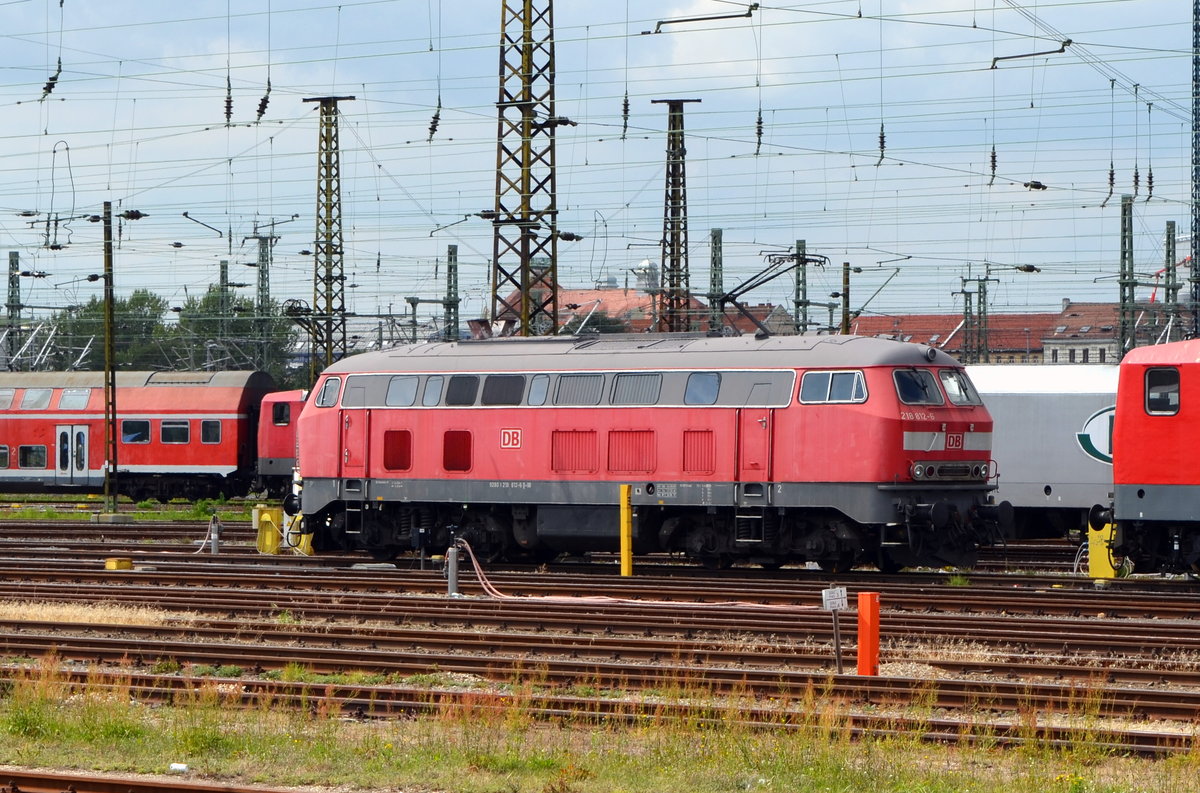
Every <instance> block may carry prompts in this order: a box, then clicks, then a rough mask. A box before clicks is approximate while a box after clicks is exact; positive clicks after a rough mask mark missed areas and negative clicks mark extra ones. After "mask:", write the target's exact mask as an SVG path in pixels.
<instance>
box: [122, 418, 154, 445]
mask: <svg viewBox="0 0 1200 793" xmlns="http://www.w3.org/2000/svg"><path fill="white" fill-rule="evenodd" d="M149 442H150V422H149V421H146V420H144V419H122V421H121V443H149Z"/></svg>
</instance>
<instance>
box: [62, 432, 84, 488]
mask: <svg viewBox="0 0 1200 793" xmlns="http://www.w3.org/2000/svg"><path fill="white" fill-rule="evenodd" d="M54 448H55V452H54V458H55V459H54V483H55V484H56V485H85V484H87V472H88V428H87V425H86V424H60V425H58V426H56V427H55V428H54Z"/></svg>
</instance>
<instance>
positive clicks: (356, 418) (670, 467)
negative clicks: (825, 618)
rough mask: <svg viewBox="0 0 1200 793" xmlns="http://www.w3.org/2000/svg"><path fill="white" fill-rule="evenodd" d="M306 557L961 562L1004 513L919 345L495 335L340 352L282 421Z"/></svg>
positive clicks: (969, 426) (985, 460) (951, 369)
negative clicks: (624, 506) (456, 550)
mask: <svg viewBox="0 0 1200 793" xmlns="http://www.w3.org/2000/svg"><path fill="white" fill-rule="evenodd" d="M297 429H298V448H299V456H298V464H299V474H300V478H301V480H302V489H301V490H300V492H299V493H298V494H296V495H295V496H293V497H291V498H289V499H288V502H287V504H286V506H285V508H287V509H288V510H289V512H291V513H293V514H294V513H297V512H299V513H302V514H303V519H304V522H305V527H306V528H305V531H310V532H314V537H315V542H316V544H317V547H327V548H328V547H345V548H359V549H365V550H368V551H370V552H371V553H372V554H374V555H375V556H376V557H378V558H391V557H393V556H394V555H396V554H397V553H399V552H401V551H403V550H406V549H412V548H423V547H431V548H444V547H446V545H447V544H448V542H449V541H450V538H451V536H465V537H467V538H468V539H469V540H470V541H471V542H472V544H473V545H474V547H476V548H477V549H478V550H480V551H482V553H483V554H484V555H486V556H490V557H493V558H499V557H502V556H506V555H514V554H522V555H527V556H532V557H534V558H548V557H551V556H553V555H555V554H557V553H559V552H562V551H568V552H574V551H587V550H601V549H603V550H616V549H617V547H618V511H619V485H621V484H623V483H624V484H630V485H632V494H633V495H632V501H633V505H634V509H635V515H636V518H635V527H634V550H635V552H637V553H646V552H652V551H669V552H678V553H682V554H685V555H687V556H689V557H692V558H694V559H697V560H699V561H701V562H703V563H704V564H705V565H707V566H710V567H722V566H725V565H727V564H729V563H731V562H732V561H734V560H737V559H743V560H749V561H753V562H757V563H758V564H760V565H763V566H765V567H775V566H778V565H781V564H784V563H788V562H805V561H812V562H817V563H818V564H820V565H821V566H823V567H824V568H826V569H831V570H841V569H845V568H847V567H849V566H851V565H853V564H856V563H859V562H868V563H870V562H874V563H876V564H878V565H879V566H880V567H881V568H884V569H895V568H898V567H901V566H908V565H917V564H970V563H971V562H972V561H973V560H974V557H975V552H976V549H977V547H978V545H979V544H981V543H984V542H987V541H989V540H990V539H991V538H992V537H993V536H995V534H996V532H997V529H998V524H1000V523H1004V522H1007V521H1008V520H1011V508H1009V507H1008V505H1007V503H1002V504H999V505H997V504H994V503H992V499H991V497H990V495H989V493H990V491H991V490H992V489H993V486H992V485H990V484H989V477H990V468H991V461H990V447H991V432H992V419H991V417H990V415H989V414H988V411H987V409H986V408H985V407H984V406H983V404H982V403H981V401H980V399H979V397H978V394H977V393H976V392H975V389H974V387H973V386H972V385H971V382H970V380H969V379H968V378H967V376H966V374H965V372H964V370H963V368H962V367H961V366H960V365H959V364H958V363H956V362H955V361H954V359H952V358H950V357H949V356H948V355H946V354H945V353H943V352H940V351H938V350H935V349H933V348H930V347H924V346H918V345H915V344H904V343H900V342H894V341H888V340H883V339H873V338H860V337H853V336H778V337H770V338H756V337H752V336H742V337H733V338H719V337H715V338H714V337H709V338H692V337H681V336H678V335H672V336H650V335H638V336H601V337H592V338H562V337H554V338H535V339H498V340H490V341H470V342H459V343H432V344H419V345H412V346H403V347H397V348H394V349H390V350H386V351H381V352H376V353H365V354H362V355H356V356H353V357H350V358H346V359H344V360H342V361H339V362H337V363H335V364H334V365H332V366H331V367H329V368H328V369H327V370H326V371H325V372H324V373H323V374H322V375H321V377H320V379H319V380H318V382H317V383H316V385H315V387H314V389H313V392H312V394H311V396H310V398H309V400H308V402H307V403H306V404H305V407H304V411H303V413H302V414H301V416H300V419H299V424H298V428H297Z"/></svg>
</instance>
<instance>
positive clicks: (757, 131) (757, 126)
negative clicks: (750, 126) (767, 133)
mask: <svg viewBox="0 0 1200 793" xmlns="http://www.w3.org/2000/svg"><path fill="white" fill-rule="evenodd" d="M762 132H763V122H762V110H759V111H758V120H757V121H755V122H754V138H755V142H754V153H755V154H758V152H759V151H760V150H761V149H762Z"/></svg>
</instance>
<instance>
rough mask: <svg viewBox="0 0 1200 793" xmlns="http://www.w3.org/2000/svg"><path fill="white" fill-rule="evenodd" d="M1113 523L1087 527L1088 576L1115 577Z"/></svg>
mask: <svg viewBox="0 0 1200 793" xmlns="http://www.w3.org/2000/svg"><path fill="white" fill-rule="evenodd" d="M1112 540H1113V525H1112V524H1111V523H1106V524H1104V525H1103V526H1101V527H1100V528H1098V529H1092V528H1089V529H1088V576H1089V577H1091V578H1116V577H1117V570H1116V568H1115V567H1113V563H1112V547H1111V544H1112Z"/></svg>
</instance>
